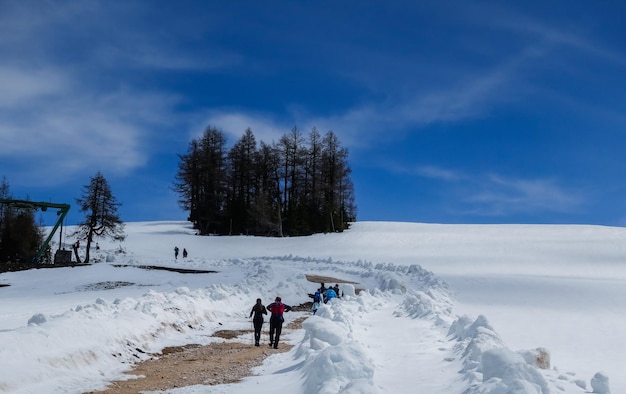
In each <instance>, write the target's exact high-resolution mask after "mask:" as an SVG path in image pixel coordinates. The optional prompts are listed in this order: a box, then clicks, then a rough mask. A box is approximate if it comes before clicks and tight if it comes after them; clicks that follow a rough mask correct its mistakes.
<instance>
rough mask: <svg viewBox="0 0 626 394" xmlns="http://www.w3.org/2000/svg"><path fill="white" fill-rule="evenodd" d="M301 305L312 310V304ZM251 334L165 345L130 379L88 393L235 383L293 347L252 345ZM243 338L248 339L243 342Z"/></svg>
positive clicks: (131, 393)
mask: <svg viewBox="0 0 626 394" xmlns="http://www.w3.org/2000/svg"><path fill="white" fill-rule="evenodd" d="M299 308H303V309H304V308H307V310H310V305H309V306H308V307H306V306H305V305H301V306H299ZM294 309H295V308H294ZM304 319H305V317H303V318H299V319H296V320H294V321H293V322H291V323H289V324H288V325H286V326H285V328H284V330H283V335H282V336H285V335H288V334H289V330H293V329H300V328H302V321H303V320H304ZM252 335H253V334H252V331H251V330H241V331H230V330H222V331H217V332H216V333H215V334H214V336H216V337H219V338H223V339H224V340H225V341H224V342H220V343H213V344H210V345H206V346H200V345H185V346H180V347H170V348H165V349H163V352H162V354H158V355H154V356H153V357H152V358H151V359H149V360H147V361H143V362H140V363H138V364H136V365H135V367H134V368H133V369H132V370H131V371H129V372H128V375H129V377H130V379H129V380H122V381H115V382H112V383H111V384H110V385H109V387H108V388H107V389H106V390H102V391H91V392H89V394H96V393H101V394H137V393H140V392H142V391H156V390H168V389H173V388H178V387H185V386H192V385H197V384H204V385H216V384H225V383H234V382H238V381H240V380H241V379H243V378H244V377H246V376H250V375H251V374H252V368H254V367H257V366H259V365H261V364H262V363H263V360H265V358H266V357H267V356H269V355H271V354H274V353H277V352H279V353H282V352H286V351H288V350H289V349H291V348H292V346H291V345H288V344H286V343H281V344H280V345H279V348H278V349H273V348H270V347H268V346H267V343H262V344H261V346H258V347H257V346H253V345H252ZM242 338H246V339H247V340H245V342H241V341H242ZM133 376H135V377H136V378H133Z"/></svg>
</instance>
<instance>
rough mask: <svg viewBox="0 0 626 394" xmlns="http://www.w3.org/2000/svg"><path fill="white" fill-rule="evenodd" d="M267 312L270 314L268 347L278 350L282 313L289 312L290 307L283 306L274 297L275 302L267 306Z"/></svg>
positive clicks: (278, 298)
mask: <svg viewBox="0 0 626 394" xmlns="http://www.w3.org/2000/svg"><path fill="white" fill-rule="evenodd" d="M267 310H269V311H270V312H272V316H270V345H269V346H270V347H272V346H274V349H278V341H279V340H280V333H281V331H282V330H283V322H284V321H285V319H284V318H283V313H284V312H289V311H290V310H291V307H290V306H289V305H286V304H283V303H282V300H281V299H280V297H276V300H275V301H274V302H272V303H271V304H269V305H268V306H267ZM274 334H276V336H274Z"/></svg>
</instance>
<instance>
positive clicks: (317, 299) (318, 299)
mask: <svg viewBox="0 0 626 394" xmlns="http://www.w3.org/2000/svg"><path fill="white" fill-rule="evenodd" d="M320 306H322V293H320V291H319V290H316V291H315V294H313V306H312V307H311V310H312V311H313V314H315V313H316V312H317V310H318V309H319V308H320Z"/></svg>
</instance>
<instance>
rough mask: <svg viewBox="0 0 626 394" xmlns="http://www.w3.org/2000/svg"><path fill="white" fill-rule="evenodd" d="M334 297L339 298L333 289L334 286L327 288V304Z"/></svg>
mask: <svg viewBox="0 0 626 394" xmlns="http://www.w3.org/2000/svg"><path fill="white" fill-rule="evenodd" d="M333 298H337V293H335V290H333V288H332V287H329V288H328V289H327V290H326V298H325V299H324V304H327V303H328V301H330V300H332V299H333Z"/></svg>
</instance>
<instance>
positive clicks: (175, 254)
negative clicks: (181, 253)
mask: <svg viewBox="0 0 626 394" xmlns="http://www.w3.org/2000/svg"><path fill="white" fill-rule="evenodd" d="M174 260H178V246H174Z"/></svg>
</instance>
